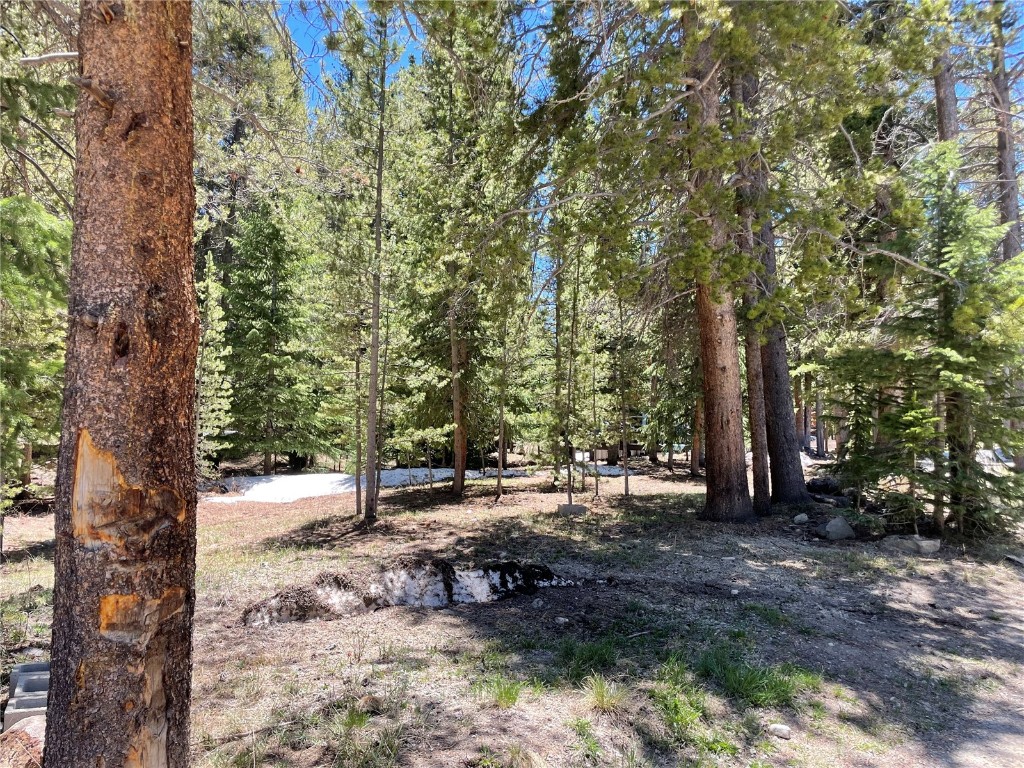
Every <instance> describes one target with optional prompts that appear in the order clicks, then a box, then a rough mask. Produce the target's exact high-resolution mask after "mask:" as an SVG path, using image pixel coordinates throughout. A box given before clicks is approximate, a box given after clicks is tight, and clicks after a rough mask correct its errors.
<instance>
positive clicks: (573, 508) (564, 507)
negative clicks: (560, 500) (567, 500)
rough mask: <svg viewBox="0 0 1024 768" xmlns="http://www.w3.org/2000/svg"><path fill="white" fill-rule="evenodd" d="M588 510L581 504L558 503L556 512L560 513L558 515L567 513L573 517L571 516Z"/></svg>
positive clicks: (583, 513)
mask: <svg viewBox="0 0 1024 768" xmlns="http://www.w3.org/2000/svg"><path fill="white" fill-rule="evenodd" d="M589 511H590V510H589V509H587V508H586V507H585V506H583V505H582V504H559V505H558V514H560V515H568V516H570V517H573V516H576V515H585V514H587V513H588V512H589Z"/></svg>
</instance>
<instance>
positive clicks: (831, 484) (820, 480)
mask: <svg viewBox="0 0 1024 768" xmlns="http://www.w3.org/2000/svg"><path fill="white" fill-rule="evenodd" d="M807 490H808V491H810V492H811V493H824V494H826V495H828V496H836V495H838V494H839V492H840V490H841V488H840V486H839V481H838V480H836V479H835V478H834V477H829V476H828V475H822V476H821V477H812V478H811V479H810V480H808V481H807Z"/></svg>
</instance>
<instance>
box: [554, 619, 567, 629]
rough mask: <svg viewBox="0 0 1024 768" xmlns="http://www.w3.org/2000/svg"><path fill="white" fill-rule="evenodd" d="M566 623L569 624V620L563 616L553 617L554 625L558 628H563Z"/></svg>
mask: <svg viewBox="0 0 1024 768" xmlns="http://www.w3.org/2000/svg"><path fill="white" fill-rule="evenodd" d="M568 623H569V620H568V619H567V618H565V616H556V617H555V624H557V625H558V626H560V627H564V626H565V625H566V624H568Z"/></svg>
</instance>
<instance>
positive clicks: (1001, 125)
mask: <svg viewBox="0 0 1024 768" xmlns="http://www.w3.org/2000/svg"><path fill="white" fill-rule="evenodd" d="M993 10H994V12H995V22H994V24H993V29H992V108H993V110H994V111H995V113H996V172H997V175H998V177H999V222H1000V223H1001V224H1009V225H1010V228H1009V229H1008V230H1007V232H1006V235H1005V236H1004V237H1003V247H1002V259H1003V261H1007V260H1009V259H1012V258H1013V257H1014V256H1016V255H1017V254H1018V253H1020V251H1021V225H1020V198H1019V192H1018V189H1017V156H1016V148H1015V147H1014V136H1013V108H1014V105H1013V99H1012V97H1011V94H1010V79H1009V77H1008V76H1007V73H1006V36H1005V31H1006V28H1007V18H1006V3H1005V2H1004V0H994V2H993Z"/></svg>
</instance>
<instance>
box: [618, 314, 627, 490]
mask: <svg viewBox="0 0 1024 768" xmlns="http://www.w3.org/2000/svg"><path fill="white" fill-rule="evenodd" d="M618 352H619V418H620V421H619V428H620V430H621V433H622V437H621V439H622V477H623V489H624V490H623V493H625V495H626V496H629V419H628V418H627V411H626V314H625V311H624V310H623V307H622V297H621V296H619V349H618Z"/></svg>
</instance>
